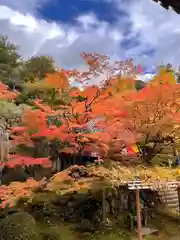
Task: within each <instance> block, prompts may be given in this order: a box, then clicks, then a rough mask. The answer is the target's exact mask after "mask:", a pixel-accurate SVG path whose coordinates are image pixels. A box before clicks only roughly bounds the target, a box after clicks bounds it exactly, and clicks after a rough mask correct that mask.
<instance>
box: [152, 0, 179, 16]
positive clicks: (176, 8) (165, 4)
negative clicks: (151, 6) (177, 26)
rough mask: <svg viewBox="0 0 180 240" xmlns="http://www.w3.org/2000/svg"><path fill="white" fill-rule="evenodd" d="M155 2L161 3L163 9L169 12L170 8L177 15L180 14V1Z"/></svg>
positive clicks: (155, 0)
mask: <svg viewBox="0 0 180 240" xmlns="http://www.w3.org/2000/svg"><path fill="white" fill-rule="evenodd" d="M153 1H154V2H157V3H160V4H161V6H162V7H164V8H166V9H167V10H168V9H169V7H172V9H173V10H174V11H175V12H176V13H178V14H179V13H180V0H153Z"/></svg>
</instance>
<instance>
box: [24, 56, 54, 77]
mask: <svg viewBox="0 0 180 240" xmlns="http://www.w3.org/2000/svg"><path fill="white" fill-rule="evenodd" d="M55 71H56V67H55V63H54V61H53V59H52V58H51V57H49V56H39V57H32V58H30V59H29V60H27V61H25V62H24V63H23V65H22V68H21V78H22V79H23V81H24V82H28V81H31V82H34V81H35V80H36V79H40V80H41V79H43V78H44V77H45V76H46V74H48V73H53V72H55Z"/></svg>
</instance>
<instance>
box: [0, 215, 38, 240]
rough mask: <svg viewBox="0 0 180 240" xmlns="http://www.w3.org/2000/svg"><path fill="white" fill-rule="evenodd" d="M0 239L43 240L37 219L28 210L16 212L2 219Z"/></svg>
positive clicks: (0, 222)
mask: <svg viewBox="0 0 180 240" xmlns="http://www.w3.org/2000/svg"><path fill="white" fill-rule="evenodd" d="M0 233H1V234H0V240H41V236H40V234H39V231H38V229H37V226H36V221H35V219H34V218H33V217H32V216H31V215H30V214H29V213H26V212H19V213H14V214H12V215H9V216H7V217H6V218H4V219H3V220H1V221H0Z"/></svg>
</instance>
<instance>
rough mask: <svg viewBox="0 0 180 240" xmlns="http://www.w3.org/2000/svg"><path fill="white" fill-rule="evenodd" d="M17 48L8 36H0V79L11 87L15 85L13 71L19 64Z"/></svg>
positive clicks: (19, 57)
mask: <svg viewBox="0 0 180 240" xmlns="http://www.w3.org/2000/svg"><path fill="white" fill-rule="evenodd" d="M18 50H19V47H18V46H16V45H15V44H14V43H12V42H11V41H9V40H8V37H6V36H0V80H1V81H2V82H3V83H5V84H7V85H8V86H9V87H11V88H14V87H15V82H16V78H15V72H16V71H17V69H18V67H19V66H20V64H21V56H20V54H19V53H18Z"/></svg>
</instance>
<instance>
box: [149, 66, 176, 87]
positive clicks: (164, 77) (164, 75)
mask: <svg viewBox="0 0 180 240" xmlns="http://www.w3.org/2000/svg"><path fill="white" fill-rule="evenodd" d="M157 84H176V79H175V77H174V73H173V72H171V71H167V69H161V70H160V71H159V73H158V74H157V75H156V76H155V77H154V78H153V80H152V81H151V82H150V86H151V85H157Z"/></svg>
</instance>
